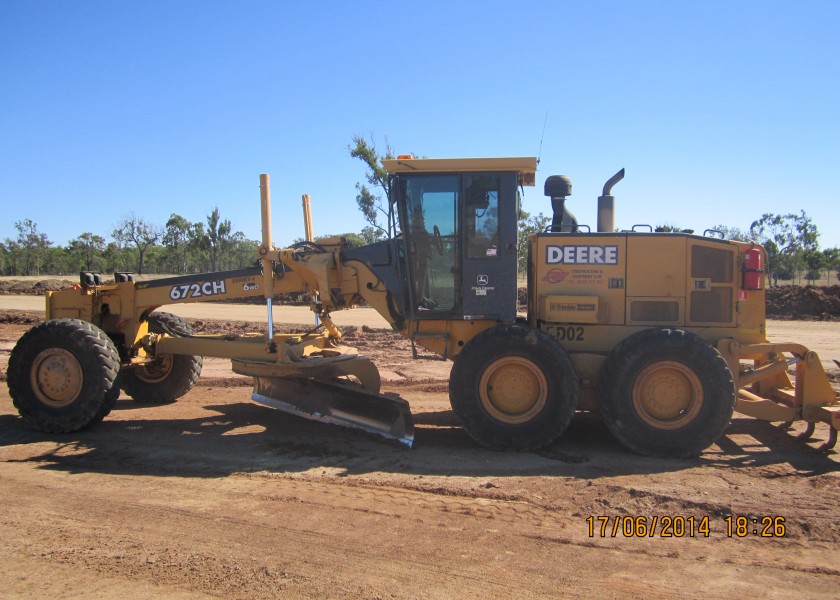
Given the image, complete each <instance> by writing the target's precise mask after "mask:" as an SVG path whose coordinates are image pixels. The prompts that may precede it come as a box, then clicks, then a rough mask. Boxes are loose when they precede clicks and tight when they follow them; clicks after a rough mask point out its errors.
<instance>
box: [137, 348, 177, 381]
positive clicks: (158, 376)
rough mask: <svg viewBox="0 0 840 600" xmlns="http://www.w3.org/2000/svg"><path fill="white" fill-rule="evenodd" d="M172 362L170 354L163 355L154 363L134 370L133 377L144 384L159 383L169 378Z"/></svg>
mask: <svg viewBox="0 0 840 600" xmlns="http://www.w3.org/2000/svg"><path fill="white" fill-rule="evenodd" d="M174 362H175V361H174V360H173V359H172V355H171V354H163V355H161V356H158V357H157V358H156V359H155V360H154V362H151V363H148V364H145V365H143V366H140V367H137V368H135V369H134V375H135V376H136V377H137V379H141V380H143V381H145V382H146V383H160V382H161V381H163V380H165V379H166V378H167V377H169V374H170V373H171V372H172V365H173V364H174Z"/></svg>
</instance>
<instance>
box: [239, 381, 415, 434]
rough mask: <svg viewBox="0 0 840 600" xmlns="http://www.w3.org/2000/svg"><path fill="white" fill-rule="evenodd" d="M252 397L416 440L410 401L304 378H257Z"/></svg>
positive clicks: (335, 422) (337, 422)
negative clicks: (409, 405)
mask: <svg viewBox="0 0 840 600" xmlns="http://www.w3.org/2000/svg"><path fill="white" fill-rule="evenodd" d="M251 399H252V400H254V401H255V402H259V403H260V404H265V405H266V406H270V407H272V408H276V409H278V410H282V411H284V412H288V413H291V414H293V415H298V416H300V417H304V418H305V419H311V420H313V421H323V422H325V423H332V424H333V425H343V426H344V427H352V428H355V429H361V430H363V431H369V432H371V433H376V434H379V435H381V436H384V437H386V438H390V439H394V440H397V441H399V442H401V443H403V444H405V445H406V446H408V447H409V448H411V446H412V444H413V443H414V422H413V420H412V418H411V411H410V410H409V408H408V402H406V401H405V400H403V399H402V398H389V397H386V396H382V395H380V394H372V393H370V392H367V391H365V390H363V389H362V388H360V387H358V386H355V385H352V384H343V383H338V382H328V381H322V380H315V379H305V378H301V377H255V378H254V393H253V394H252V396H251Z"/></svg>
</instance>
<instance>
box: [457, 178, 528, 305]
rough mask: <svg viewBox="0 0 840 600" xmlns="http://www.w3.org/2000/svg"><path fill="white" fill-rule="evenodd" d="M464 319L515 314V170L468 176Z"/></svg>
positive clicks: (465, 214) (464, 203)
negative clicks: (513, 171) (512, 171)
mask: <svg viewBox="0 0 840 600" xmlns="http://www.w3.org/2000/svg"><path fill="white" fill-rule="evenodd" d="M463 185H464V190H463V197H462V206H463V216H462V222H463V228H462V229H463V235H462V247H463V253H462V255H463V259H462V283H461V286H462V287H461V293H462V295H463V304H462V312H461V316H462V318H464V319H498V320H502V321H513V320H514V319H515V318H516V287H517V284H516V281H517V280H516V275H517V270H516V266H517V265H516V234H517V227H516V225H517V217H518V214H519V207H518V194H517V175H516V173H470V174H464V176H463Z"/></svg>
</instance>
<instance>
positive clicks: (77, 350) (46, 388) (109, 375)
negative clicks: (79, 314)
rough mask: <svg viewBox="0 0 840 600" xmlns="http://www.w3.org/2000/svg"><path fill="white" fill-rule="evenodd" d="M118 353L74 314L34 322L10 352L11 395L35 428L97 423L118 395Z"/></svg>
mask: <svg viewBox="0 0 840 600" xmlns="http://www.w3.org/2000/svg"><path fill="white" fill-rule="evenodd" d="M119 369H120V358H119V353H118V352H117V349H116V347H115V346H114V344H113V342H112V341H111V339H110V338H109V337H108V335H107V334H106V333H105V332H104V331H102V330H101V329H99V328H98V327H96V326H95V325H93V324H91V323H88V322H85V321H80V320H77V319H54V320H51V321H46V322H45V323H42V324H41V325H38V326H37V327H33V328H32V329H30V330H29V331H28V332H26V333H25V334H24V335H23V337H21V338H20V340H19V341H18V343H17V344H16V345H15V347H14V349H13V350H12V353H11V355H10V356H9V369H8V384H9V395H10V396H11V397H12V401H13V402H14V405H15V407H16V408H17V409H18V412H19V413H20V415H21V416H22V417H23V418H24V419H25V420H26V421H27V422H28V423H29V424H30V426H32V427H33V428H34V429H37V430H39V431H47V432H51V433H67V432H71V431H77V430H79V429H82V428H84V427H87V426H88V425H91V424H93V423H98V422H99V421H101V420H102V419H104V418H105V416H106V415H107V414H108V413H109V412H111V409H112V408H113V407H114V403H115V402H116V400H117V397H118V396H119V386H118V384H117V383H116V380H117V375H118V373H119Z"/></svg>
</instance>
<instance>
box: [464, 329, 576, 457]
mask: <svg viewBox="0 0 840 600" xmlns="http://www.w3.org/2000/svg"><path fill="white" fill-rule="evenodd" d="M449 397H450V401H451V402H452V410H453V411H454V412H455V414H456V415H457V416H458V419H459V420H460V421H461V424H462V425H463V427H464V429H465V430H466V431H467V433H468V434H469V435H470V436H471V437H472V438H473V439H475V440H476V441H477V442H479V443H480V444H483V445H484V446H487V447H489V448H496V449H512V450H531V449H534V448H541V447H543V446H545V445H547V444H550V443H551V442H553V441H554V440H556V439H557V438H558V437H560V435H561V434H562V433H563V431H565V429H566V427H567V426H568V425H569V421H570V420H571V418H572V415H573V414H574V411H575V408H576V406H577V398H578V380H577V375H576V373H575V369H574V366H573V365H572V362H571V360H570V359H569V357H568V355H567V354H566V352H565V350H563V347H562V346H560V344H558V343H557V342H556V341H555V340H554V339H553V338H551V337H550V336H548V335H547V334H545V333H543V332H542V331H539V330H537V329H533V328H531V327H528V326H527V325H520V324H515V325H501V326H499V327H495V328H493V329H489V330H487V331H485V332H483V333H481V334H479V335H477V336H476V337H475V338H473V340H471V341H470V343H469V344H467V346H466V347H465V348H464V349H463V350H462V351H461V353H460V354H459V355H458V356H457V357H456V358H455V364H454V365H453V366H452V374H451V376H450V379H449Z"/></svg>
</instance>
